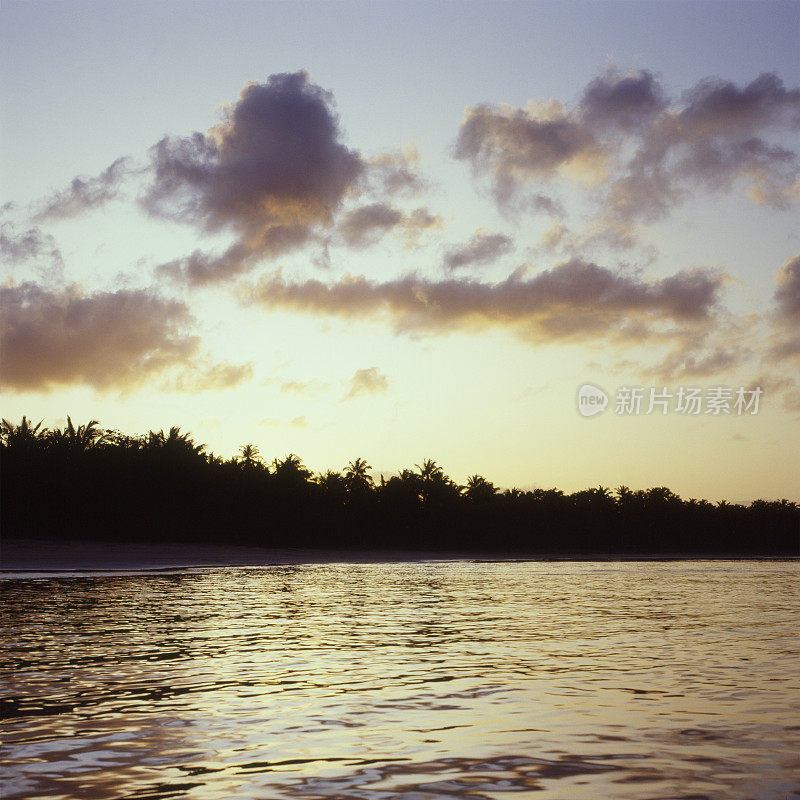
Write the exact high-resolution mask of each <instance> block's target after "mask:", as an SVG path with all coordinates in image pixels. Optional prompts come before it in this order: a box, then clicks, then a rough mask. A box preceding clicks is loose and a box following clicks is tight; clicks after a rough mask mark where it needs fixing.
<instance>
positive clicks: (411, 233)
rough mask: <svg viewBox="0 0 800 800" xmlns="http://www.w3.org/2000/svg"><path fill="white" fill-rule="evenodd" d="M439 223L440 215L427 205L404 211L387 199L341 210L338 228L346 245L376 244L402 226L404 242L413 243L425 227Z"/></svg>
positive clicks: (440, 221) (427, 228)
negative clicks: (382, 201)
mask: <svg viewBox="0 0 800 800" xmlns="http://www.w3.org/2000/svg"><path fill="white" fill-rule="evenodd" d="M441 226H442V218H441V217H440V216H438V215H436V214H432V213H431V212H430V211H429V210H428V209H427V208H416V209H414V210H413V211H411V212H405V211H401V210H400V209H397V208H395V207H394V206H392V205H390V204H389V203H372V204H370V205H367V206H360V207H359V208H355V209H353V210H352V211H348V212H347V213H346V214H344V215H343V217H342V220H341V222H340V223H339V226H338V231H339V235H340V236H341V238H342V240H343V242H344V243H345V244H346V245H348V246H349V247H353V248H358V249H360V248H364V247H369V246H371V245H374V244H376V243H377V242H378V241H379V240H380V239H382V238H383V236H384V235H385V234H386V233H388V232H389V231H391V230H394V229H399V230H401V231H402V232H403V234H404V236H405V240H406V244H407V245H408V246H413V245H414V244H415V243H416V242H417V240H418V239H419V237H420V235H421V234H423V233H424V232H425V231H428V230H432V229H436V228H440V227H441Z"/></svg>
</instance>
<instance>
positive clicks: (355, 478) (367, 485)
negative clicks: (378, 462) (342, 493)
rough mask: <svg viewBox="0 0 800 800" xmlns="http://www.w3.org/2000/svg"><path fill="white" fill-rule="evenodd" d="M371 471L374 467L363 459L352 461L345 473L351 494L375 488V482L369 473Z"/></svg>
mask: <svg viewBox="0 0 800 800" xmlns="http://www.w3.org/2000/svg"><path fill="white" fill-rule="evenodd" d="M370 469H372V466H371V465H370V464H368V463H367V462H366V460H365V459H363V458H357V459H355V461H351V462H350V463H349V464H348V465H347V467H346V468H345V471H344V479H345V484H346V486H347V491H348V492H350V493H351V494H356V493H363V492H365V491H368V490H369V489H371V488H372V487H373V486H374V481H373V480H372V476H371V475H370V474H369V472H368V470H370Z"/></svg>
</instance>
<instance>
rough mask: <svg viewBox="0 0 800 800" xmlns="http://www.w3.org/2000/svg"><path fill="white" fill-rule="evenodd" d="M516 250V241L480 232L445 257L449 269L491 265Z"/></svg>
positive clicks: (497, 234) (498, 234) (504, 236)
mask: <svg viewBox="0 0 800 800" xmlns="http://www.w3.org/2000/svg"><path fill="white" fill-rule="evenodd" d="M513 250H514V240H513V239H512V238H511V237H510V236H506V235H505V234H502V233H485V232H483V231H478V232H477V233H475V234H474V235H473V236H471V237H470V239H469V241H467V242H465V243H464V244H462V245H458V246H457V247H453V248H452V249H450V250H448V251H447V252H446V253H445V256H444V265H445V267H447V269H451V270H452V269H458V268H459V267H467V266H473V265H480V266H482V265H486V264H491V263H493V262H494V261H497V259H499V258H501V257H502V256H504V255H507V254H508V253H511V252H513Z"/></svg>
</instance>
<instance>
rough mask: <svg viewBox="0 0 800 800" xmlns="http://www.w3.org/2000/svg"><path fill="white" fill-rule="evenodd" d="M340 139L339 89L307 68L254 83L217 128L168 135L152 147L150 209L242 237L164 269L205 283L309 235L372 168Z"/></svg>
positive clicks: (328, 220)
mask: <svg viewBox="0 0 800 800" xmlns="http://www.w3.org/2000/svg"><path fill="white" fill-rule="evenodd" d="M340 138H341V131H340V128H339V120H338V117H337V116H336V114H335V112H334V109H333V97H332V95H331V94H330V93H329V92H326V91H325V90H323V89H322V88H321V87H319V86H317V85H316V84H313V83H311V81H310V79H309V76H308V73H306V72H296V73H291V74H277V75H272V76H270V78H269V79H268V80H267V82H266V83H264V84H257V83H248V84H246V85H245V87H244V89H242V91H241V93H240V94H239V99H238V100H237V102H236V103H234V104H232V105H230V106H228V107H227V108H226V109H225V113H224V119H223V121H222V122H221V123H220V124H219V125H217V126H216V127H214V128H212V129H211V130H210V131H209V132H208V133H207V134H203V133H194V134H193V135H191V136H187V137H181V138H175V137H165V138H163V139H162V140H161V141H160V142H158V144H156V145H155V146H154V147H153V148H152V150H151V162H152V164H151V170H152V177H151V181H150V184H149V186H148V188H147V191H146V194H145V196H144V199H143V203H144V206H145V208H147V209H148V211H150V213H152V214H154V215H156V216H160V217H166V218H170V219H176V220H181V221H185V222H190V223H193V224H196V225H198V226H200V227H201V228H202V229H203V230H204V231H207V232H217V231H233V232H234V233H235V234H236V235H237V237H238V241H237V243H236V244H235V245H233V247H232V248H231V249H230V250H229V251H228V252H227V253H225V254H224V255H223V256H221V257H213V256H208V255H206V254H203V253H195V254H193V256H190V257H189V258H188V259H185V260H183V261H178V262H172V264H170V265H167V266H165V267H164V268H163V270H162V271H164V272H167V273H169V274H172V275H173V276H174V277H183V278H184V279H186V280H188V281H189V282H190V283H203V282H207V281H210V280H213V279H223V278H226V277H229V276H230V275H233V274H236V273H238V272H240V271H243V270H244V269H247V268H250V267H251V266H252V265H253V264H254V263H255V262H257V261H258V260H260V259H262V258H270V257H273V256H275V255H276V254H279V253H282V252H286V251H288V250H291V249H295V248H297V247H300V246H302V245H303V244H305V243H306V242H307V241H308V240H309V239H311V238H312V237H313V235H314V233H315V231H316V230H317V229H319V228H321V227H326V226H328V225H329V224H330V223H331V221H332V219H333V216H334V214H335V213H336V212H337V210H338V209H339V207H340V206H341V204H342V202H343V200H344V198H345V196H346V195H347V194H348V193H349V192H351V191H355V190H356V189H357V184H358V181H359V179H360V178H361V177H362V176H363V174H364V173H365V170H366V169H367V165H366V164H365V162H364V160H363V159H362V158H361V156H360V155H359V153H358V152H356V151H354V150H350V149H348V148H347V147H346V146H345V145H344V144H342V142H341V141H340Z"/></svg>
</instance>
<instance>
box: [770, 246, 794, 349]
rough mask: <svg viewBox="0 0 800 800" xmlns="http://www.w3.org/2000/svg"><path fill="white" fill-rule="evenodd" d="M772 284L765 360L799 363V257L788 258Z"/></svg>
mask: <svg viewBox="0 0 800 800" xmlns="http://www.w3.org/2000/svg"><path fill="white" fill-rule="evenodd" d="M775 284H776V287H775V293H774V295H773V301H774V310H773V314H772V318H771V322H772V336H771V341H772V344H771V347H770V350H769V353H768V358H769V359H771V360H774V361H786V360H788V361H797V362H798V364H800V255H796V256H794V257H792V258H790V259H788V260H787V261H786V262H785V263H784V264H783V265H782V266H781V267H780V269H779V270H778V272H777V274H776V276H775Z"/></svg>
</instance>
